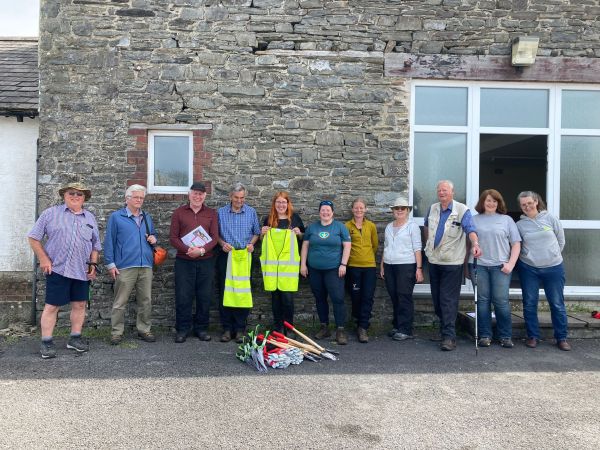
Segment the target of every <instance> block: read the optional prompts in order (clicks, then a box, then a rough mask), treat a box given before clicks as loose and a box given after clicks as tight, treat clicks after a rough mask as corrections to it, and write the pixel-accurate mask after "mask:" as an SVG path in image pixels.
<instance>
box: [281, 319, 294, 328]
mask: <svg viewBox="0 0 600 450" xmlns="http://www.w3.org/2000/svg"><path fill="white" fill-rule="evenodd" d="M283 325H284V326H285V327H286V328H289V329H290V330H292V331H293V330H294V325H292V324H291V323H289V322H286V321H285V320H284V321H283Z"/></svg>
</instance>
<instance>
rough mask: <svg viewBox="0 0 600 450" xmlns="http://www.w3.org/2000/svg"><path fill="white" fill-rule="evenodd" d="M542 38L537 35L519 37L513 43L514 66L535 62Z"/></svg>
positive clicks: (512, 62)
mask: <svg viewBox="0 0 600 450" xmlns="http://www.w3.org/2000/svg"><path fill="white" fill-rule="evenodd" d="M539 43H540V38H537V37H528V36H523V37H517V38H515V40H514V41H513V44H512V59H511V62H510V63H511V65H513V66H517V67H519V66H531V65H532V64H533V63H534V62H535V55H536V53H537V49H538V44H539Z"/></svg>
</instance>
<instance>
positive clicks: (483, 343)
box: [477, 337, 492, 347]
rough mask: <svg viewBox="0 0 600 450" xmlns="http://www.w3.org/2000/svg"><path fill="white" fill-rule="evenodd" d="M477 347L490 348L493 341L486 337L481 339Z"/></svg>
mask: <svg viewBox="0 0 600 450" xmlns="http://www.w3.org/2000/svg"><path fill="white" fill-rule="evenodd" d="M477 345H478V346H479V347H489V346H490V345H492V340H491V339H490V338H487V337H484V338H481V339H479V341H478V342H477Z"/></svg>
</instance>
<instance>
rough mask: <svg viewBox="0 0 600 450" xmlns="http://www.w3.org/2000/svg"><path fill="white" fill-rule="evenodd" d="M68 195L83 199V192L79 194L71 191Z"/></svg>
mask: <svg viewBox="0 0 600 450" xmlns="http://www.w3.org/2000/svg"><path fill="white" fill-rule="evenodd" d="M67 195H74V196H76V197H83V192H79V191H69V192H67Z"/></svg>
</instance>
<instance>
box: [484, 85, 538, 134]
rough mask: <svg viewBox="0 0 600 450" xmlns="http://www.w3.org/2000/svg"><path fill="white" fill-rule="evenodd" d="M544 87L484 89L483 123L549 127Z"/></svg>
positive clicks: (485, 125) (505, 125)
mask: <svg viewBox="0 0 600 450" xmlns="http://www.w3.org/2000/svg"><path fill="white" fill-rule="evenodd" d="M548 96H549V93H548V91H547V90H544V89H481V118H480V120H481V122H480V123H481V126H482V127H517V128H547V127H548Z"/></svg>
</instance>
